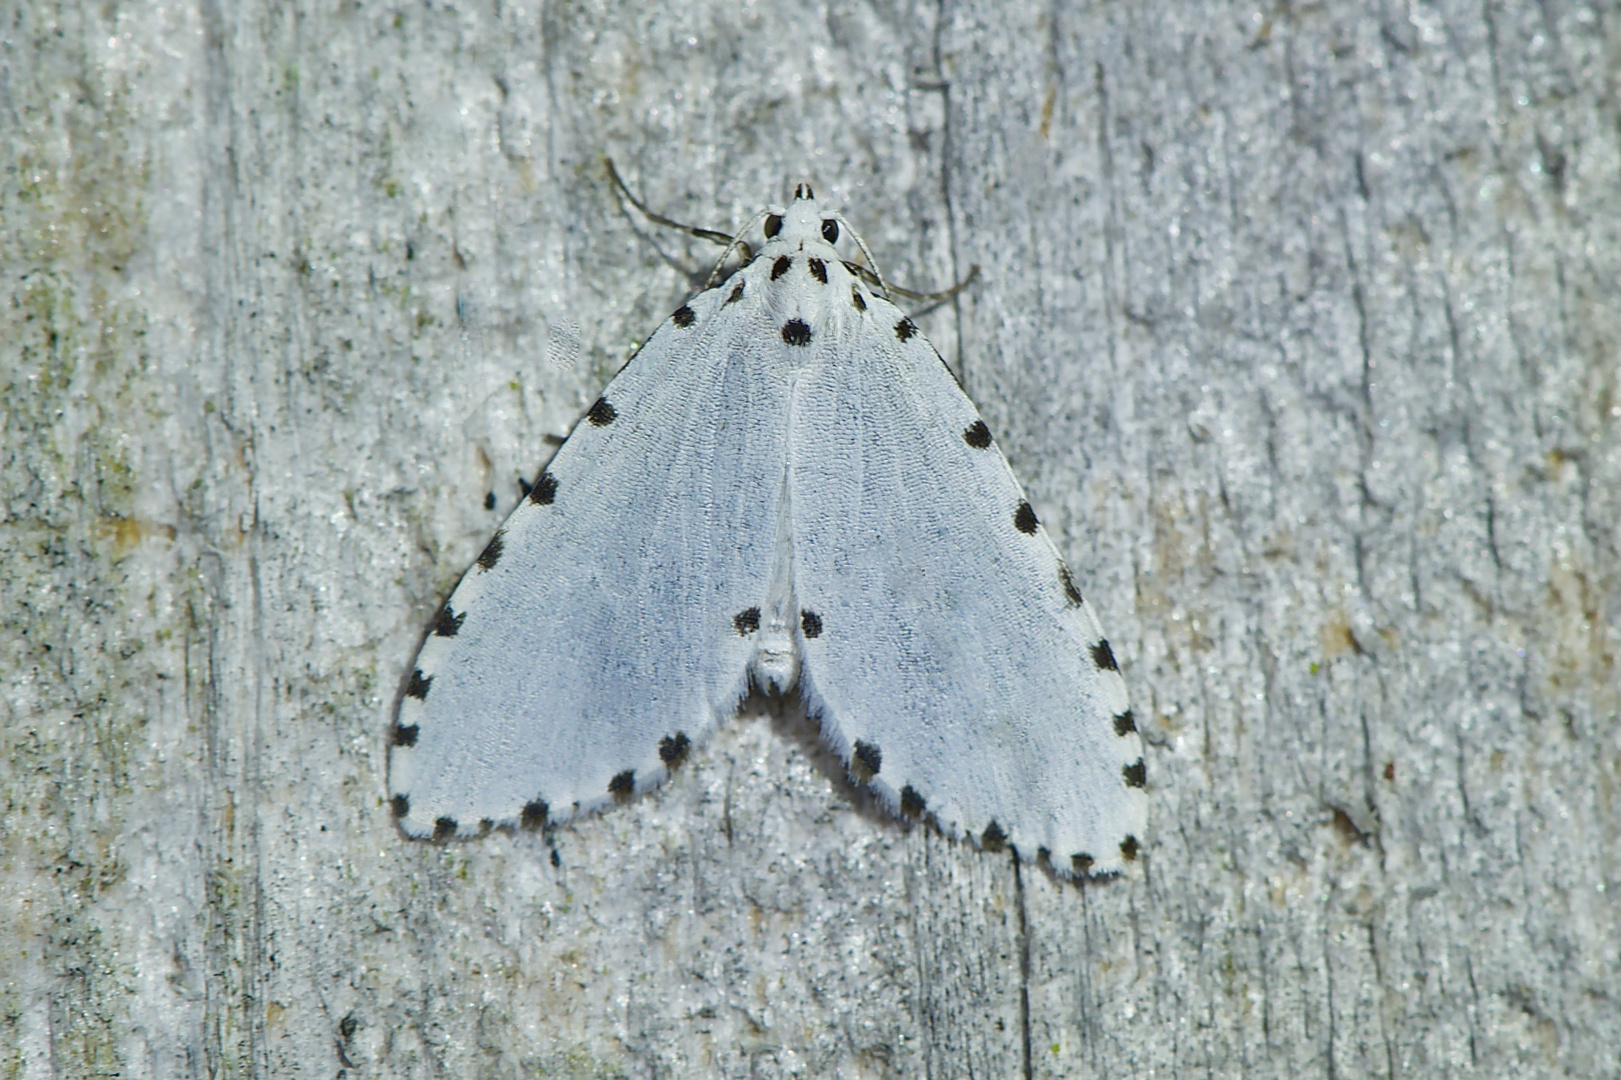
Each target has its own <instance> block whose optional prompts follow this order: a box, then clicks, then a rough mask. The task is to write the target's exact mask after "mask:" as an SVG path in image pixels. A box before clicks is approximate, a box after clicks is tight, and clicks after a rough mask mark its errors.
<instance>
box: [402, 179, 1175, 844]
mask: <svg viewBox="0 0 1621 1080" xmlns="http://www.w3.org/2000/svg"><path fill="white" fill-rule="evenodd" d="M615 178H616V179H617V174H616V176H615ZM626 193H627V194H628V191H627V192H626ZM637 205H638V206H640V203H637ZM643 209H644V210H645V208H643ZM652 216H653V217H654V218H655V220H659V221H664V220H665V219H662V218H658V217H657V215H652ZM756 221H757V222H759V224H760V226H761V230H762V232H763V235H764V243H763V245H762V246H761V247H760V248H759V250H758V252H757V253H756V252H754V251H753V250H751V249H748V248H745V249H744V250H745V253H746V260H745V261H744V263H743V265H742V266H741V267H740V268H738V269H736V270H735V271H734V272H732V273H731V274H729V275H728V276H727V277H726V278H725V279H724V280H722V281H720V282H719V283H718V284H714V285H713V287H709V288H706V289H704V290H703V291H701V292H699V293H698V294H697V295H695V296H693V297H692V298H691V299H690V300H688V301H687V302H686V303H684V304H682V305H681V306H680V307H679V308H677V309H676V310H675V312H674V313H673V314H671V315H670V317H669V318H668V319H666V320H665V321H664V323H663V325H661V326H660V327H659V328H658V330H657V331H656V332H655V333H654V334H653V335H652V336H651V337H650V338H649V339H648V340H647V342H646V343H645V345H643V347H642V348H641V349H640V350H639V351H637V352H636V354H635V355H634V356H633V357H632V358H631V359H630V360H629V362H628V363H627V364H626V365H625V367H624V368H623V370H621V371H620V373H619V374H618V375H617V376H615V378H614V379H613V380H612V381H611V382H610V383H609V384H608V386H607V388H606V389H605V390H604V391H603V392H602V396H601V397H599V398H598V399H597V400H596V402H595V403H594V404H593V405H592V406H591V407H590V409H589V410H588V411H587V412H586V413H585V415H584V417H583V418H582V419H581V420H580V422H579V423H578V424H577V426H576V427H575V428H574V430H573V432H572V433H571V434H570V436H569V437H568V439H567V441H566V442H564V443H563V445H562V446H561V447H560V448H559V449H558V451H557V453H556V455H555V457H554V458H553V460H552V461H551V463H550V464H549V465H547V466H546V468H545V470H544V471H543V472H541V473H540V475H539V476H538V477H537V478H536V480H535V482H534V484H533V486H532V487H530V489H529V492H528V495H527V497H526V498H525V499H524V500H523V502H522V503H521V504H520V505H519V506H518V508H517V509H516V510H514V511H513V512H512V514H511V516H510V517H508V518H507V520H506V522H505V523H504V524H503V525H502V526H501V527H500V529H499V530H498V531H497V532H496V534H495V536H494V537H493V538H491V540H490V541H489V544H488V546H487V547H485V549H484V551H483V553H482V554H481V555H479V557H478V560H477V561H476V562H475V563H474V564H473V566H472V568H471V569H469V570H468V571H467V573H466V575H465V576H464V577H463V578H462V580H461V582H460V584H458V585H457V586H456V589H455V591H454V592H453V593H452V594H451V596H450V599H449V601H448V602H447V603H446V604H445V605H444V607H443V609H442V610H441V611H440V612H439V613H438V615H437V617H436V618H435V620H434V623H433V628H432V630H431V632H430V633H429V634H428V636H427V638H426V640H425V641H424V643H423V645H422V647H421V650H420V652H419V653H418V655H417V657H416V661H415V663H414V665H413V666H412V669H411V673H410V676H409V679H408V682H407V685H406V690H405V693H404V696H403V698H402V699H401V703H400V706H399V712H398V717H397V722H396V724H395V726H394V728H393V731H392V747H391V751H390V758H389V785H390V791H391V794H392V796H393V809H394V813H395V816H396V817H397V819H398V821H399V824H400V826H401V828H403V829H404V831H405V832H406V833H407V834H409V835H411V836H417V837H424V836H434V837H439V838H444V837H448V836H452V835H454V836H470V835H475V834H477V833H479V832H480V831H482V830H485V829H488V828H489V827H491V826H492V825H494V826H519V825H529V826H537V825H540V824H543V823H548V822H550V823H556V822H562V821H566V820H568V819H570V818H572V817H574V816H576V815H578V814H582V813H586V812H589V811H592V810H595V809H598V808H600V807H602V806H604V805H605V804H607V803H609V802H611V801H613V800H615V799H621V800H622V799H627V798H629V797H630V796H632V795H634V794H637V793H640V792H644V791H647V790H648V789H651V788H654V787H656V786H658V785H659V784H661V783H662V782H663V781H664V780H665V779H667V778H668V777H669V776H670V774H671V772H672V771H673V770H675V769H677V768H679V767H680V766H681V764H682V763H683V761H685V760H686V759H687V757H688V756H689V755H690V754H692V753H693V752H694V751H695V750H696V749H697V748H698V747H699V746H700V745H701V744H702V743H703V741H704V739H705V737H706V736H708V735H709V733H710V732H712V731H713V730H714V729H715V727H716V725H717V724H718V723H720V722H721V721H723V720H725V719H727V718H729V717H730V716H732V715H733V714H734V713H735V712H736V710H737V707H738V705H739V703H740V702H741V701H742V699H743V698H745V697H746V696H747V695H748V694H749V693H750V691H751V689H752V688H757V689H761V690H766V691H769V692H772V693H776V694H789V693H797V694H798V695H799V696H800V697H801V698H802V699H803V701H804V704H805V707H806V708H807V710H808V711H809V713H810V714H811V715H812V716H814V717H816V718H817V719H818V721H819V723H820V726H821V731H822V734H823V737H824V738H825V739H826V741H827V743H828V744H829V745H830V746H831V747H832V749H833V750H834V751H835V752H836V753H837V754H838V756H839V758H840V759H841V760H842V761H843V762H844V763H845V764H846V766H847V767H848V769H849V771H850V774H851V777H852V778H853V779H854V781H855V782H857V783H859V784H862V785H865V786H866V787H868V788H870V789H871V791H872V792H873V793H874V794H875V795H876V796H877V798H878V799H879V800H880V801H881V802H882V803H883V805H885V806H886V807H888V808H889V809H890V810H891V811H892V812H894V813H896V814H899V815H903V816H906V817H909V818H914V819H915V818H928V819H932V821H933V822H934V823H935V824H936V825H937V826H938V827H939V828H940V829H941V830H942V831H943V832H945V833H946V834H948V835H951V836H954V837H965V836H966V837H968V838H970V839H972V840H973V841H974V842H975V843H977V844H979V845H980V846H982V847H988V848H1000V847H1003V846H1011V847H1012V848H1013V849H1014V850H1015V852H1017V854H1018V856H1019V857H1020V858H1023V859H1040V860H1042V861H1044V862H1046V863H1047V864H1049V865H1050V866H1051V867H1052V868H1053V870H1054V871H1055V872H1057V873H1058V874H1060V875H1062V876H1079V875H1091V874H1103V873H1110V872H1114V871H1117V870H1119V869H1120V868H1121V866H1122V863H1123V862H1124V861H1128V860H1131V859H1133V858H1134V857H1135V856H1136V854H1137V850H1138V843H1139V840H1138V838H1139V837H1140V836H1141V835H1142V832H1143V828H1144V824H1145V820H1146V815H1147V800H1146V793H1145V790H1144V785H1145V781H1146V769H1145V765H1144V762H1143V753H1142V743H1141V739H1140V737H1139V734H1138V732H1137V726H1136V721H1135V719H1134V717H1133V714H1132V711H1131V708H1130V705H1129V702H1128V698H1127V693H1126V686H1125V682H1124V681H1123V680H1122V678H1121V676H1120V672H1119V670H1118V667H1117V664H1116V660H1115V656H1114V653H1113V651H1112V650H1111V649H1110V647H1109V642H1108V641H1107V639H1106V638H1105V637H1104V634H1103V631H1102V629H1101V628H1100V626H1099V625H1098V620H1097V618H1096V617H1095V615H1094V614H1093V611H1092V608H1091V607H1090V605H1088V604H1087V602H1086V601H1085V600H1084V599H1083V598H1082V595H1081V592H1080V590H1079V589H1078V588H1077V587H1076V584H1075V582H1074V580H1073V578H1072V577H1071V575H1070V572H1069V570H1068V569H1067V568H1066V567H1065V565H1064V562H1063V560H1062V559H1061V558H1060V557H1059V553H1058V551H1057V549H1056V548H1055V547H1054V545H1053V543H1052V541H1051V540H1050V539H1049V538H1048V536H1047V533H1046V531H1045V530H1044V529H1043V528H1042V526H1041V523H1040V522H1039V521H1038V520H1037V517H1036V513H1035V510H1034V509H1033V508H1032V507H1031V505H1030V502H1029V500H1028V499H1027V498H1026V497H1025V494H1024V491H1023V490H1022V489H1021V488H1020V486H1019V482H1018V481H1017V480H1016V479H1015V478H1014V476H1013V473H1012V471H1011V470H1010V469H1009V468H1008V464H1007V461H1006V459H1005V458H1004V457H1003V456H1002V453H1001V452H1000V450H999V449H998V448H997V445H996V441H995V439H994V438H993V437H992V434H991V431H990V428H989V427H988V426H987V425H986V423H985V421H984V420H983V419H982V418H981V417H980V415H979V413H978V411H977V410H976V409H975V407H974V405H973V403H972V402H970V401H969V399H968V397H967V396H966V395H965V394H964V393H963V391H962V389H961V388H960V386H959V385H958V384H957V381H956V379H955V378H954V377H953V375H952V374H951V372H950V371H949V369H948V368H947V367H946V365H945V363H944V362H943V361H942V360H941V358H940V356H939V354H938V353H937V352H936V351H935V350H934V348H933V346H931V345H930V344H929V342H928V341H927V340H925V339H924V337H923V335H922V334H921V333H919V331H918V328H917V327H916V325H914V323H913V322H912V320H911V319H910V318H908V317H907V315H906V314H905V313H904V312H902V311H901V310H900V309H899V308H897V307H896V306H895V304H894V303H892V302H891V300H890V298H889V294H888V290H887V289H886V288H885V287H884V285H883V282H882V279H881V278H880V277H879V276H878V275H877V274H876V273H875V272H873V271H871V270H869V269H868V268H867V267H865V266H861V265H858V264H856V263H853V262H847V261H845V260H844V259H843V258H842V257H841V255H840V251H839V247H838V245H839V242H840V238H841V235H844V234H845V233H846V232H847V231H848V224H847V223H846V222H845V221H844V219H843V217H842V215H840V214H839V213H837V212H835V211H831V210H828V209H824V208H823V207H822V206H821V205H820V204H819V203H818V202H817V201H816V198H815V197H814V195H813V193H812V191H811V189H810V187H809V186H808V185H803V184H802V185H800V186H799V188H798V189H797V190H796V192H795V195H794V198H793V201H792V202H790V203H789V204H788V205H786V206H772V207H770V208H768V210H766V211H765V212H764V213H763V215H760V216H758V217H757V218H756ZM666 223H668V222H666ZM694 231H696V232H699V233H700V234H701V235H719V234H708V233H704V232H703V231H702V230H694ZM725 239H728V240H729V239H731V238H729V237H725ZM852 239H854V240H855V242H856V243H858V244H859V238H853V237H852ZM860 246H861V250H862V251H863V252H865V250H866V249H865V245H860ZM722 261H723V264H724V262H725V259H724V257H723V260H722ZM868 262H869V263H870V262H871V259H870V255H869V256H868ZM717 269H718V268H717Z"/></svg>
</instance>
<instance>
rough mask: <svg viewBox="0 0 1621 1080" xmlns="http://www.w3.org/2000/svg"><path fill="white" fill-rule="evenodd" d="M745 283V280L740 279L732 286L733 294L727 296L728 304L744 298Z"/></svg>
mask: <svg viewBox="0 0 1621 1080" xmlns="http://www.w3.org/2000/svg"><path fill="white" fill-rule="evenodd" d="M743 285H744V282H743V281H742V279H741V278H740V279H738V282H737V284H736V285H734V286H733V287H732V295H730V296H728V297H727V298H726V302H727V303H728V304H735V303H737V302H738V301H739V300H741V299H743Z"/></svg>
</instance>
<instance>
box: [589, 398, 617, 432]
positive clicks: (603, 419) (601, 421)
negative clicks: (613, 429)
mask: <svg viewBox="0 0 1621 1080" xmlns="http://www.w3.org/2000/svg"><path fill="white" fill-rule="evenodd" d="M618 417H619V413H618V411H617V410H616V409H615V408H614V407H613V406H612V405H610V404H608V399H607V398H600V397H599V398H597V400H596V404H594V405H592V406H591V411H590V412H588V413H586V414H585V418H586V419H587V420H589V421H591V424H592V426H593V427H607V426H608V425H609V424H611V423H613V422H614V421H615V420H616V419H618Z"/></svg>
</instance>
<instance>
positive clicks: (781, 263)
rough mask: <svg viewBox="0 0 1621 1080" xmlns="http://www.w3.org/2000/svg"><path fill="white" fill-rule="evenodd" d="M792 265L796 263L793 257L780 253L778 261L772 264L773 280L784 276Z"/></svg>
mask: <svg viewBox="0 0 1621 1080" xmlns="http://www.w3.org/2000/svg"><path fill="white" fill-rule="evenodd" d="M792 265H794V260H793V259H792V258H790V257H789V256H787V255H778V256H777V261H776V262H774V263H772V264H771V280H772V281H776V280H777V279H778V278H780V277H782V275H784V274H786V273H787V272H788V268H789V267H790V266H792Z"/></svg>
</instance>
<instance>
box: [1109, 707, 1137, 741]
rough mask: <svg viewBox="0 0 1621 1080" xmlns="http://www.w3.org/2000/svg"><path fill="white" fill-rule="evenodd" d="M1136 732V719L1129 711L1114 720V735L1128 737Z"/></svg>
mask: <svg viewBox="0 0 1621 1080" xmlns="http://www.w3.org/2000/svg"><path fill="white" fill-rule="evenodd" d="M1136 730H1137V718H1136V717H1135V716H1133V715H1131V710H1130V709H1127V710H1126V711H1125V712H1123V713H1121V714H1120V715H1119V716H1117V717H1115V718H1114V733H1115V734H1116V735H1130V734H1131V733H1132V732H1133V731H1136Z"/></svg>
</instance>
